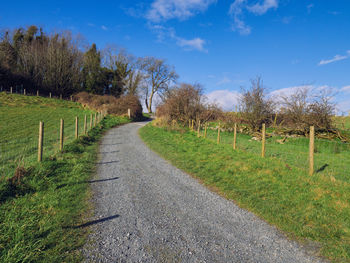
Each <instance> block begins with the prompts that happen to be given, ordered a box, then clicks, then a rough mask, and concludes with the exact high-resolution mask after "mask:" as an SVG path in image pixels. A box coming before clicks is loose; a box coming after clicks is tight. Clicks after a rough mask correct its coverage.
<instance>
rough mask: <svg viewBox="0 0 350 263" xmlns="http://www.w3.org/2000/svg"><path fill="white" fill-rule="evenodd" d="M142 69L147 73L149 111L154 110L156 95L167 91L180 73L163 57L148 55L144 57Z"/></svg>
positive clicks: (147, 105)
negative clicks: (153, 103) (153, 104)
mask: <svg viewBox="0 0 350 263" xmlns="http://www.w3.org/2000/svg"><path fill="white" fill-rule="evenodd" d="M142 69H143V70H144V72H145V73H146V79H147V81H148V84H149V85H148V89H147V91H145V94H146V98H145V104H146V107H147V109H148V112H150V113H151V112H152V102H153V98H154V95H156V94H161V93H163V92H164V91H166V90H167V89H168V88H169V86H170V85H171V84H172V83H174V82H176V80H177V79H178V75H177V74H176V72H175V70H174V69H173V67H171V66H169V65H168V64H166V63H165V61H164V60H163V59H157V58H154V57H146V58H143V59H142Z"/></svg>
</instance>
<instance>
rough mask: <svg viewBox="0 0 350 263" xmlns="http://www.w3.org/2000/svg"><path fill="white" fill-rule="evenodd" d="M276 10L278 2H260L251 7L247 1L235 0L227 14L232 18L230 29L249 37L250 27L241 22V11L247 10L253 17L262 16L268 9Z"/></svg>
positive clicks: (266, 0)
mask: <svg viewBox="0 0 350 263" xmlns="http://www.w3.org/2000/svg"><path fill="white" fill-rule="evenodd" d="M277 8H278V0H260V1H258V2H257V3H255V4H253V5H249V1H248V0H235V1H234V2H233V3H232V4H231V6H230V10H229V14H230V15H231V16H232V18H233V25H232V29H233V30H234V31H238V32H239V33H240V34H241V35H249V34H250V33H251V27H250V26H248V25H246V23H245V22H244V21H243V19H242V16H243V11H244V10H247V11H248V12H250V13H253V14H255V15H263V14H265V13H266V12H267V11H268V10H270V9H277Z"/></svg>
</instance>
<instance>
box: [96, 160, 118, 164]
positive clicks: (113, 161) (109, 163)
mask: <svg viewBox="0 0 350 263" xmlns="http://www.w3.org/2000/svg"><path fill="white" fill-rule="evenodd" d="M111 163H119V161H109V162H99V163H96V164H111Z"/></svg>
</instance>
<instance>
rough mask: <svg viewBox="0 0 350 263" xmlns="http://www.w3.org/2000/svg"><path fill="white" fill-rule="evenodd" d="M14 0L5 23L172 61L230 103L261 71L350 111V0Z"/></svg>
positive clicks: (275, 83) (285, 86)
mask: <svg viewBox="0 0 350 263" xmlns="http://www.w3.org/2000/svg"><path fill="white" fill-rule="evenodd" d="M55 2H56V1H6V2H4V3H2V4H1V9H0V27H1V28H14V27H19V26H22V27H25V26H28V25H31V24H35V25H39V26H43V27H44V29H45V30H46V31H54V30H58V31H59V30H62V29H69V30H71V31H72V32H73V33H81V34H82V35H83V36H84V37H85V39H86V41H87V42H88V43H90V44H91V43H96V44H97V45H98V47H99V48H101V49H102V48H103V47H104V46H105V45H107V44H117V45H118V46H120V47H125V48H126V49H127V50H128V51H129V52H131V53H133V54H134V55H136V56H156V57H159V58H165V59H166V60H167V62H168V63H169V64H172V65H174V66H175V69H176V71H177V72H178V73H179V75H180V81H181V82H189V83H201V84H202V85H203V86H204V88H205V92H206V93H207V94H208V97H209V98H210V100H216V101H217V102H218V103H220V104H221V105H222V106H223V107H224V108H225V109H230V108H231V107H233V105H234V104H236V103H237V102H236V99H237V94H238V93H239V91H240V87H241V86H243V87H248V86H249V83H250V79H252V78H254V77H256V76H258V75H259V76H261V77H262V79H263V80H264V84H265V86H266V87H267V88H268V89H269V90H270V92H271V94H273V95H277V94H280V93H281V92H282V91H283V92H284V93H288V92H290V91H291V90H293V89H294V88H295V87H299V86H305V85H306V86H310V87H313V88H315V89H320V88H322V87H325V86H327V87H331V88H333V89H334V91H336V92H337V95H336V101H337V103H338V108H339V110H340V111H349V110H350V71H349V69H350V34H349V29H350V19H349V18H350V16H349V15H350V1H348V0H305V1H302V0H167V1H166V0H149V1H122V0H120V1H116V0H115V1H99V2H97V1H59V2H58V1H57V2H58V3H55Z"/></svg>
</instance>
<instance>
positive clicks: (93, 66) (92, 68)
mask: <svg viewBox="0 0 350 263" xmlns="http://www.w3.org/2000/svg"><path fill="white" fill-rule="evenodd" d="M82 74H83V78H84V82H83V85H84V89H85V90H86V91H87V92H91V93H95V94H103V92H104V85H103V84H104V83H103V79H106V73H105V74H104V72H103V71H102V68H101V53H100V52H99V51H98V50H97V47H96V44H92V46H91V48H90V49H89V50H88V51H87V52H85V54H84V66H83V69H82Z"/></svg>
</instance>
